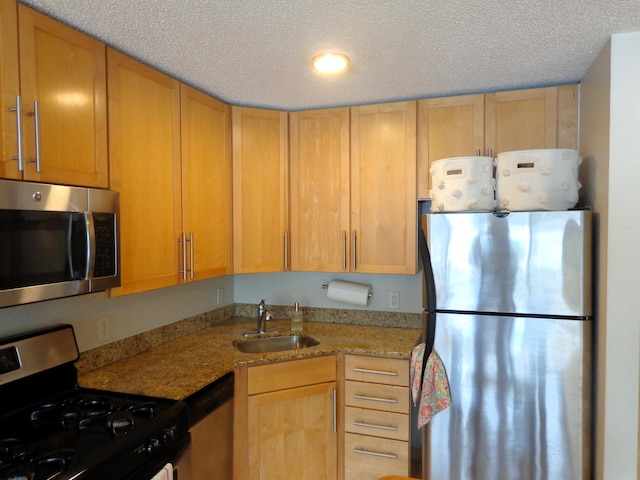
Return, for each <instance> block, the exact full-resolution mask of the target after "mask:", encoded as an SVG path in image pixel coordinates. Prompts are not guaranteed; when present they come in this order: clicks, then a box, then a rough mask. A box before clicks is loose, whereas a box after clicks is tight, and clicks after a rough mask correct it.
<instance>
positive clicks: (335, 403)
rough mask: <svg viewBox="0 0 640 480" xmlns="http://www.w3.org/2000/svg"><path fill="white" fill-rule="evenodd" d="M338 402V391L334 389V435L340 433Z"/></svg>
mask: <svg viewBox="0 0 640 480" xmlns="http://www.w3.org/2000/svg"><path fill="white" fill-rule="evenodd" d="M337 410H338V402H337V399H336V389H335V388H334V389H333V433H337V432H338V412H337Z"/></svg>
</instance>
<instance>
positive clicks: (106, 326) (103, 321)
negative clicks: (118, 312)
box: [98, 317, 111, 343]
mask: <svg viewBox="0 0 640 480" xmlns="http://www.w3.org/2000/svg"><path fill="white" fill-rule="evenodd" d="M109 337H111V325H110V322H109V317H100V318H99V319H98V342H99V343H104V342H106V341H107V340H109Z"/></svg>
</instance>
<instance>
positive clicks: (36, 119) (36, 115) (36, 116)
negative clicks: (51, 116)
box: [28, 100, 42, 173]
mask: <svg viewBox="0 0 640 480" xmlns="http://www.w3.org/2000/svg"><path fill="white" fill-rule="evenodd" d="M28 115H30V116H32V117H33V125H34V130H35V132H34V133H35V139H36V158H35V159H32V160H29V162H32V163H33V162H35V164H36V172H38V173H40V172H41V171H42V162H41V159H40V103H39V102H38V100H34V101H33V112H29V113H28Z"/></svg>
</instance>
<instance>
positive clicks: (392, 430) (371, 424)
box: [353, 422, 398, 432]
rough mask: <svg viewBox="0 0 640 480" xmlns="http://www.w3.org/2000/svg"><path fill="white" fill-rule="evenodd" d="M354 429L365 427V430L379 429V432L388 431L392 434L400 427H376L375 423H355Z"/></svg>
mask: <svg viewBox="0 0 640 480" xmlns="http://www.w3.org/2000/svg"><path fill="white" fill-rule="evenodd" d="M353 426H354V427H365V428H377V429H378V430H388V431H390V432H397V431H398V427H390V426H387V425H375V424H373V423H364V422H353Z"/></svg>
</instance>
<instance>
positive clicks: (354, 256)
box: [351, 230, 358, 272]
mask: <svg viewBox="0 0 640 480" xmlns="http://www.w3.org/2000/svg"><path fill="white" fill-rule="evenodd" d="M351 241H352V242H353V243H352V245H351V255H353V260H352V262H353V271H354V272H355V271H356V270H357V266H358V265H357V263H356V253H357V250H356V231H355V230H354V231H353V232H352V233H351Z"/></svg>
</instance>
